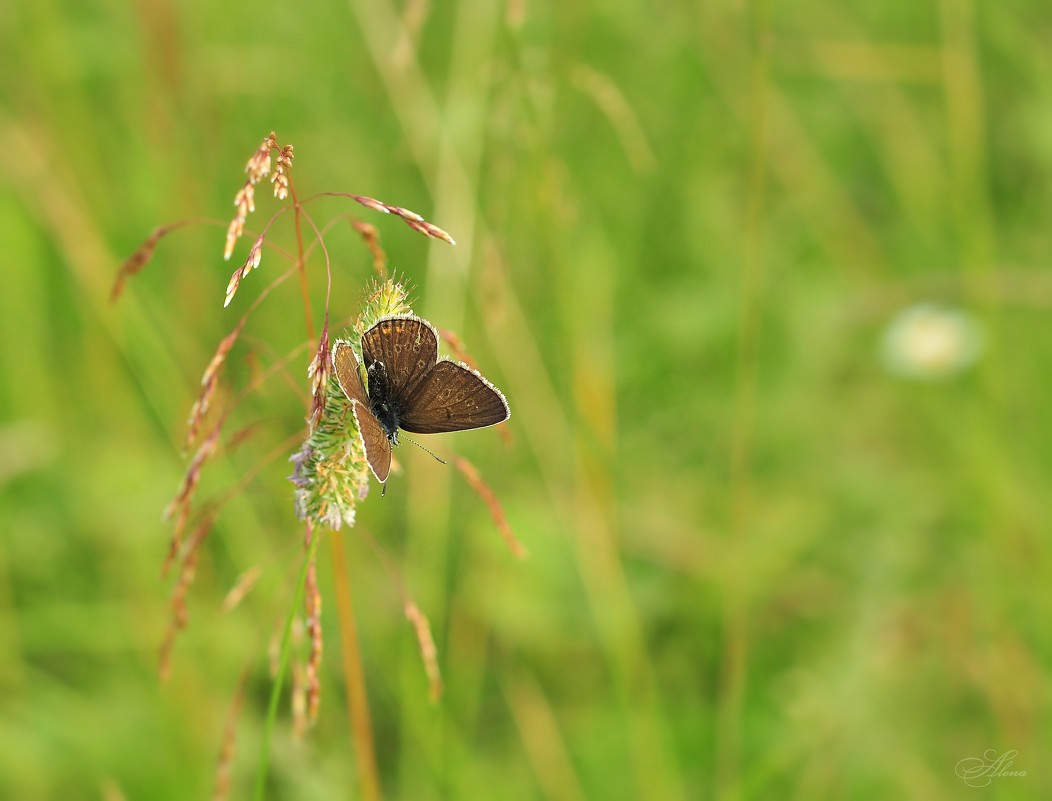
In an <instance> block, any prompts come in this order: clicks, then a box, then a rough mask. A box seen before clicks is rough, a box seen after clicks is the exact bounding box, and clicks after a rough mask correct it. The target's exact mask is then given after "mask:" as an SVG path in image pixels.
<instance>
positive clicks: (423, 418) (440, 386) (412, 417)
mask: <svg viewBox="0 0 1052 801" xmlns="http://www.w3.org/2000/svg"><path fill="white" fill-rule="evenodd" d="M509 417H511V409H509V408H508V402H507V400H505V399H504V395H503V394H502V393H501V391H500V390H499V389H497V388H496V387H495V386H493V385H492V384H491V383H490V382H489V381H487V380H486V379H485V378H483V377H482V375H481V374H480V373H478V372H477V371H475V370H472V369H471V368H470V367H468V366H467V365H466V364H460V363H459V362H453V361H447V360H445V359H443V360H442V361H440V362H438V363H437V364H436V365H435V366H434V368H432V369H431V370H430V371H428V373H427V375H426V376H424V379H423V380H422V381H420V382H419V383H418V384H417V386H416V388H415V389H414V391H413V392H412V394H411V395H410V396H409V397H408V398H407V399H406V402H405V404H404V407H403V414H402V418H401V421H400V422H399V425H400V426H401V427H402V428H404V429H405V430H406V431H409V432H412V433H414V434H439V433H442V432H444V431H466V430H468V429H471V428H485V427H486V426H492V425H496V424H497V423H503V422H504V421H505V420H507V419H508V418H509Z"/></svg>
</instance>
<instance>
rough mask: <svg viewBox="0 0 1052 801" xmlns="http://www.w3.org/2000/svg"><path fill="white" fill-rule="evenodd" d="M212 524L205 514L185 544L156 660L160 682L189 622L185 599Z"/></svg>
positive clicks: (164, 677) (209, 515)
mask: <svg viewBox="0 0 1052 801" xmlns="http://www.w3.org/2000/svg"><path fill="white" fill-rule="evenodd" d="M214 523H215V516H214V514H207V515H205V516H204V518H203V519H202V520H201V522H200V523H199V524H198V526H197V528H196V529H194V533H193V535H192V536H191V537H190V541H189V543H188V544H187V547H186V553H185V554H184V555H183V564H182V568H181V569H180V570H179V579H178V581H176V584H175V588H174V589H173V590H172V598H171V602H170V604H169V606H170V609H171V617H170V618H169V622H168V629H167V631H166V632H165V637H164V641H163V642H162V644H161V652H160V655H159V659H158V672H159V673H160V676H161V680H162V681H164V680H165V679H167V678H168V673H169V671H170V669H171V657H172V649H173V647H174V646H175V640H176V637H177V636H178V635H179V632H181V631H182V630H183V629H185V628H186V624H187V623H188V622H189V612H188V611H187V606H186V598H187V595H188V594H189V592H190V587H191V586H193V583H194V578H195V576H196V575H197V560H198V558H199V555H200V552H201V544H202V543H203V542H204V541H205V538H206V537H207V536H208V533H209V532H210V531H211V530H212V525H213V524H214Z"/></svg>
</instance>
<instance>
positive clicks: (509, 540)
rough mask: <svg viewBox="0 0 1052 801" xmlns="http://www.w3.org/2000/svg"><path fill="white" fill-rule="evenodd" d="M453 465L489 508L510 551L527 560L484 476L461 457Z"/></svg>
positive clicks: (523, 549) (525, 552)
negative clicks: (483, 478)
mask: <svg viewBox="0 0 1052 801" xmlns="http://www.w3.org/2000/svg"><path fill="white" fill-rule="evenodd" d="M453 465H454V466H455V467H456V468H457V470H459V471H460V473H461V475H463V476H464V479H465V480H466V481H467V482H468V486H470V487H471V488H472V489H473V490H475V494H476V495H478V496H479V497H480V498H481V499H482V502H483V503H484V504H486V506H487V507H488V508H489V513H490V516H491V517H492V518H493V523H494V525H495V526H496V527H497V530H498V531H499V532H500V535H501V537H503V538H504V542H505V544H507V546H508V548H509V550H511V552H512V553H513V554H515V556H517V557H518V558H519V559H525V558H526V556H527V551H526V549H525V548H524V547H523V545H522V543H521V542H519V541H518V539H516V537H515V534H514V532H513V531H512V530H511V525H510V524H509V523H508V519H507V518H506V517H505V516H504V510H503V509H502V508H501V505H500V501H498V500H497V496H496V495H495V494H494V492H493V490H491V489H490V488H489V486H488V485H487V484H486V482H484V481H483V480H482V476H480V475H479V472H478V470H476V469H475V466H474V465H473V464H471V462H469V461H468V460H467V459H464V458H462V457H460V456H457V457H454V459H453Z"/></svg>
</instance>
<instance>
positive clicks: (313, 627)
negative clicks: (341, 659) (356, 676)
mask: <svg viewBox="0 0 1052 801" xmlns="http://www.w3.org/2000/svg"><path fill="white" fill-rule="evenodd" d="M304 606H305V613H306V618H307V620H306V625H307V638H308V639H309V640H310V653H309V655H308V657H307V665H306V669H305V676H304V679H305V683H306V692H307V722H308V724H313V723H314V722H315V721H317V719H318V709H319V707H320V704H321V678H320V677H321V658H322V650H323V641H322V629H321V592H320V591H319V590H318V572H317V565H316V557H314V556H312V557H311V563H310V566H309V567H308V568H307V586H306V588H305V593H304Z"/></svg>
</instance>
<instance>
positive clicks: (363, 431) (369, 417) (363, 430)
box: [351, 403, 391, 484]
mask: <svg viewBox="0 0 1052 801" xmlns="http://www.w3.org/2000/svg"><path fill="white" fill-rule="evenodd" d="M351 411H352V412H353V413H354V421H355V422H356V423H357V424H358V435H359V436H360V437H361V438H362V444H363V445H365V458H366V459H368V460H369V468H370V469H371V470H372V471H373V475H374V476H376V480H377V481H379V482H380V483H381V484H383V483H384V482H385V481H387V476H388V475H390V473H391V441H390V440H389V439H388V438H387V434H386V433H385V432H384V429H383V427H382V426H381V425H380V423H379V421H377V419H376V418H375V417H374V416H373V413H372V412H371V411H369V407H368V406H367V405H363V404H361V403H352V404H351Z"/></svg>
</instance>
